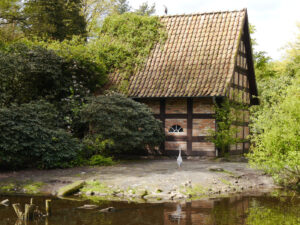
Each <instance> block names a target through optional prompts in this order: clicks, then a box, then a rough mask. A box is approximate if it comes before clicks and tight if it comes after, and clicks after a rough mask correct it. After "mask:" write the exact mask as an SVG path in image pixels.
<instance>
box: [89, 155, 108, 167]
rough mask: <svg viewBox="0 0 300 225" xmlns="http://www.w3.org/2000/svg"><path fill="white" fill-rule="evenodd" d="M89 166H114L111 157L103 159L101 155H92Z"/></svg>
mask: <svg viewBox="0 0 300 225" xmlns="http://www.w3.org/2000/svg"><path fill="white" fill-rule="evenodd" d="M89 164H90V165H91V166H111V165H113V164H114V161H113V160H112V158H111V157H104V156H102V155H93V156H92V157H91V158H90V161H89Z"/></svg>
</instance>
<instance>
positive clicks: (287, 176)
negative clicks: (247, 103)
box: [248, 36, 300, 188]
mask: <svg viewBox="0 0 300 225" xmlns="http://www.w3.org/2000/svg"><path fill="white" fill-rule="evenodd" d="M298 40H300V36H299V39H298ZM299 53H300V52H299V46H298V48H297V45H293V48H292V49H291V50H289V51H288V55H287V56H288V57H287V58H288V59H287V61H285V62H283V63H282V64H283V65H281V67H278V68H280V69H279V70H277V71H276V73H277V75H276V76H275V77H268V76H266V77H265V78H264V79H262V80H260V82H259V85H258V87H259V89H260V93H261V94H260V102H261V104H260V105H259V106H254V107H252V118H251V121H252V123H251V128H252V135H251V139H252V142H253V146H252V152H251V153H250V154H249V155H248V157H249V159H250V163H251V164H252V165H254V166H256V167H258V168H261V169H263V170H265V171H266V172H267V173H269V174H271V175H272V176H273V177H274V178H275V179H276V181H278V182H279V183H280V184H282V185H285V186H290V187H293V188H300V167H299V165H300V148H299V146H300V111H299V108H300V96H299V93H300V89H299V87H300V76H299V75H300V66H299V65H300V60H299V55H300V54H299Z"/></svg>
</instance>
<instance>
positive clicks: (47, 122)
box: [0, 101, 80, 169]
mask: <svg viewBox="0 0 300 225" xmlns="http://www.w3.org/2000/svg"><path fill="white" fill-rule="evenodd" d="M58 120H59V119H58V117H57V112H56V111H55V109H54V107H53V105H51V104H49V103H46V102H42V101H40V102H36V103H28V104H23V105H20V106H15V105H13V106H11V107H10V108H0V166H1V167H2V168H7V169H13V168H28V167H30V168H32V167H37V168H54V167H67V166H69V165H70V163H71V161H72V160H74V159H75V158H76V157H77V155H78V152H79V151H80V145H79V143H78V142H77V141H76V139H74V138H72V136H71V135H70V134H69V133H67V132H65V131H64V130H62V129H59V128H58V126H57V124H58V123H59V122H57V121H58Z"/></svg>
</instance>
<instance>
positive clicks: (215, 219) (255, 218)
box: [207, 196, 300, 225]
mask: <svg viewBox="0 0 300 225" xmlns="http://www.w3.org/2000/svg"><path fill="white" fill-rule="evenodd" d="M207 224H217V225H232V224H235V225H299V224H300V200H299V199H297V198H294V199H293V198H291V197H281V198H279V197H266V196H260V197H233V198H225V199H220V200H219V201H216V202H215V204H214V209H213V210H212V214H211V220H210V221H209V222H208V223H207Z"/></svg>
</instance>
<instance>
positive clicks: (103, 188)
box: [81, 181, 113, 194]
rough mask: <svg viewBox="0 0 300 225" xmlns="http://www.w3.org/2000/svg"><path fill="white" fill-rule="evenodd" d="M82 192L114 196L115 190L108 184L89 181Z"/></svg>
mask: <svg viewBox="0 0 300 225" xmlns="http://www.w3.org/2000/svg"><path fill="white" fill-rule="evenodd" d="M81 191H82V192H87V191H94V192H95V191H97V192H100V193H107V194H113V190H112V189H111V188H109V187H108V186H107V185H106V184H104V183H101V182H99V181H88V182H86V184H85V186H84V187H83V188H82V189H81Z"/></svg>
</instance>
